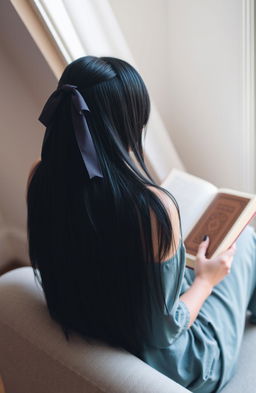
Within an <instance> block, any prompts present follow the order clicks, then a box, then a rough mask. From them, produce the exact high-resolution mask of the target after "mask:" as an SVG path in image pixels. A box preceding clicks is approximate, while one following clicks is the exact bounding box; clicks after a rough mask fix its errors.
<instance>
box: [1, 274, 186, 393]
mask: <svg viewBox="0 0 256 393" xmlns="http://www.w3.org/2000/svg"><path fill="white" fill-rule="evenodd" d="M0 375H1V376H2V378H3V380H4V384H5V387H6V393H56V392H58V393H59V392H61V393H70V392H72V393H76V392H79V393H83V392H86V393H96V392H97V393H98V392H104V393H106V392H111V393H124V392H128V391H129V392H130V393H133V392H134V393H135V392H136V393H140V392H141V393H142V392H147V393H153V392H154V393H155V392H158V393H172V392H173V393H174V392H175V393H182V392H183V393H185V392H188V390H186V389H184V388H183V387H181V386H180V385H178V384H177V383H175V382H173V381H172V380H171V379H169V378H167V377H166V376H164V375H162V374H160V373H159V372H158V371H156V370H154V369H153V368H151V367H150V366H148V365H147V364H145V363H144V362H142V361H141V360H140V359H138V358H136V357H135V356H133V355H131V354H129V353H127V352H126V351H124V350H121V349H120V350H119V349H113V348H111V347H109V346H107V345H103V344H99V343H96V342H94V343H93V344H92V343H91V344H89V343H88V342H86V341H85V340H83V339H82V338H80V337H78V336H75V337H74V338H73V339H72V340H71V341H70V342H67V341H66V340H65V338H64V335H63V333H62V331H61V330H60V328H59V326H58V325H57V323H55V322H54V321H52V319H51V318H50V317H49V314H48V311H47V307H46V304H45V300H44V296H43V293H42V290H41V288H40V287H39V286H38V285H37V284H36V282H35V280H34V276H33V271H32V268H31V267H25V268H20V269H15V270H12V271H10V272H8V273H6V274H4V275H3V276H1V277H0Z"/></svg>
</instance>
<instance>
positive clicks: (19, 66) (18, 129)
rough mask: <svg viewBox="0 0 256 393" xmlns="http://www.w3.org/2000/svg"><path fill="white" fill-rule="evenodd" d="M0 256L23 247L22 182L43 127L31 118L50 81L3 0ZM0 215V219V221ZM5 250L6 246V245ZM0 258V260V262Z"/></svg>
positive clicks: (0, 12)
mask: <svg viewBox="0 0 256 393" xmlns="http://www.w3.org/2000/svg"><path fill="white" fill-rule="evenodd" d="M0 36H1V47H0V58H1V62H0V82H1V90H0V116H1V124H0V226H1V227H0V258H2V259H3V258H4V256H3V255H2V254H3V249H4V250H5V251H4V255H5V253H6V248H7V245H6V244H5V246H4V247H3V245H2V244H3V241H4V240H3V239H4V238H5V239H7V240H8V241H9V242H10V243H12V244H11V245H10V246H11V252H10V253H9V255H8V258H9V257H10V258H15V257H16V254H19V252H16V251H18V249H19V250H20V248H22V251H21V253H22V255H25V254H24V253H25V251H24V238H25V236H26V233H25V228H26V205H25V186H26V179H27V174H28V171H29V168H30V166H31V163H32V162H33V161H34V160H35V158H36V157H37V156H38V155H39V154H40V147H41V141H42V137H43V132H44V128H43V126H41V125H40V123H39V122H38V121H37V118H38V116H39V114H40V110H41V107H42V105H43V102H44V101H45V99H46V98H47V96H48V95H49V93H50V92H51V90H52V89H54V87H55V84H56V80H55V78H54V76H53V74H52V72H51V71H50V69H49V67H48V66H47V64H46V63H45V60H44V59H43V57H42V56H41V54H40V52H39V50H38V49H37V47H36V46H35V44H34V42H33V40H32V38H31V37H30V35H29V34H28V33H27V31H26V29H25V27H24V26H23V24H22V22H21V21H20V20H19V18H18V16H17V15H16V13H15V11H14V9H13V8H12V6H11V5H10V4H9V3H8V2H1V3H0ZM1 216H2V220H1ZM1 241H2V243H1ZM9 250H10V247H9ZM0 263H1V261H0Z"/></svg>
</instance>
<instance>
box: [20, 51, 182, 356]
mask: <svg viewBox="0 0 256 393" xmlns="http://www.w3.org/2000/svg"><path fill="white" fill-rule="evenodd" d="M66 83H67V84H72V85H76V86H77V87H78V90H79V92H80V93H81V94H82V95H83V97H84V99H85V101H86V103H87V105H88V107H89V109H90V112H89V113H87V114H86V118H87V122H88V125H89V128H90V131H91V135H92V139H93V142H94V145H95V148H96V152H97V155H98V159H99V163H100V167H101V170H102V173H103V178H97V177H96V178H93V179H89V176H88V173H87V171H86V168H85V166H84V164H83V161H82V157H81V155H80V151H79V149H78V146H77V143H76V139H75V134H74V130H73V125H72V118H71V110H70V98H69V97H68V96H67V97H65V99H64V100H63V103H62V104H61V105H60V106H59V108H58V111H57V114H56V116H55V118H54V123H53V125H52V127H51V128H50V129H49V130H48V132H47V138H46V135H45V140H44V143H43V148H42V160H41V162H39V164H38V165H37V166H36V168H35V170H34V171H33V173H32V176H31V179H30V182H29V185H28V192H27V208H28V216H27V229H28V242H29V255H30V260H31V264H32V267H33V269H34V273H35V277H36V278H37V279H38V280H39V282H40V284H41V285H42V287H43V290H44V293H45V297H46V301H47V306H48V309H49V312H50V315H51V316H52V318H54V319H55V320H56V321H57V322H58V323H60V325H61V326H62V329H63V331H64V333H65V335H66V337H67V338H69V337H70V335H71V333H72V332H76V333H79V334H81V335H83V336H84V337H86V338H90V337H91V338H93V339H100V340H103V341H105V342H107V343H109V344H111V345H114V346H121V347H123V348H125V349H127V350H128V351H130V352H132V353H134V354H136V355H138V356H139V353H140V348H141V345H142V342H143V337H146V334H147V329H148V326H147V325H149V324H150V322H149V321H150V313H151V302H150V299H149V297H150V296H152V293H153V294H155V295H156V297H157V299H158V303H159V306H160V307H161V306H163V305H164V303H165V302H164V297H163V293H162V290H161V288H162V286H161V283H160V285H159V280H158V279H157V278H156V276H155V275H154V274H153V276H152V272H153V271H155V270H154V267H153V264H154V251H153V244H152V229H151V215H150V214H151V213H152V212H153V214H154V215H155V218H156V222H157V233H158V242H159V252H158V259H159V261H160V260H163V258H164V256H165V255H167V253H168V251H169V249H170V247H171V245H172V244H173V242H174V236H173V230H172V225H171V221H170V219H169V216H168V213H167V211H166V209H165V207H164V205H163V203H162V202H161V200H160V199H159V198H158V197H157V195H156V193H155V192H152V189H150V188H151V187H155V188H157V189H160V190H162V191H163V192H165V193H166V194H167V195H169V197H170V198H172V200H173V202H174V203H175V205H176V207H177V210H178V212H179V208H178V205H177V202H176V201H175V198H174V197H173V196H172V195H171V194H170V193H168V192H167V191H166V190H164V189H162V188H161V187H159V186H157V184H155V182H154V180H153V179H152V178H151V176H150V173H149V172H148V170H147V167H146V165H145V162H144V157H143V149H142V135H143V132H144V131H145V128H146V125H147V122H148V119H149V114H150V100H149V95H148V92H147V89H146V86H145V84H144V82H143V80H142V78H141V76H140V75H139V73H138V72H137V71H136V70H135V69H134V68H133V67H132V66H131V65H130V64H128V63H127V62H125V61H124V60H120V59H117V58H114V57H95V56H85V57H81V58H79V59H77V60H75V61H73V62H72V63H71V64H69V65H68V66H67V67H66V68H65V70H64V72H63V74H62V76H61V79H60V81H59V86H61V85H62V84H66ZM130 151H131V152H133V154H134V156H135V158H136V160H137V164H139V165H136V164H135V163H134V160H132V159H131V157H130V154H129V152H130ZM149 186H151V187H149ZM158 265H160V264H158ZM152 277H153V279H152ZM149 294H150V296H149Z"/></svg>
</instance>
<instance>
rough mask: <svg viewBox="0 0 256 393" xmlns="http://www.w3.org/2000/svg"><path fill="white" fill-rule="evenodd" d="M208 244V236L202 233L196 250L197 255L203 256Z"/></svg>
mask: <svg viewBox="0 0 256 393" xmlns="http://www.w3.org/2000/svg"><path fill="white" fill-rule="evenodd" d="M208 245H209V236H208V235H204V237H203V241H202V242H201V243H200V244H199V247H198V252H197V256H198V257H201V258H205V253H206V250H207V247H208Z"/></svg>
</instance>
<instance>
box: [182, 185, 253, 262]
mask: <svg viewBox="0 0 256 393" xmlns="http://www.w3.org/2000/svg"><path fill="white" fill-rule="evenodd" d="M249 202H250V199H249V198H244V197H241V196H238V195H231V194H226V193H221V192H220V193H218V194H217V195H216V197H215V198H214V199H213V201H212V202H211V204H210V205H209V206H208V208H207V209H206V211H205V212H204V213H203V215H202V216H201V218H200V220H199V221H198V222H197V224H196V225H195V226H194V228H193V229H192V230H191V232H190V233H189V234H188V236H187V237H186V239H185V242H184V243H185V247H186V251H187V253H188V254H191V255H194V256H195V255H196V254H197V251H198V246H199V244H200V243H201V241H202V239H203V237H204V235H208V236H209V238H210V242H209V246H208V249H207V252H206V257H207V258H211V256H212V255H213V254H214V252H215V251H216V249H217V248H218V246H219V244H220V243H221V241H222V240H223V239H224V238H225V236H226V234H227V233H228V232H229V231H230V229H231V227H232V226H233V224H234V223H235V222H236V220H237V219H238V217H239V216H240V214H241V213H242V212H243V210H244V208H245V206H246V205H247V204H248V203H249Z"/></svg>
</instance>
